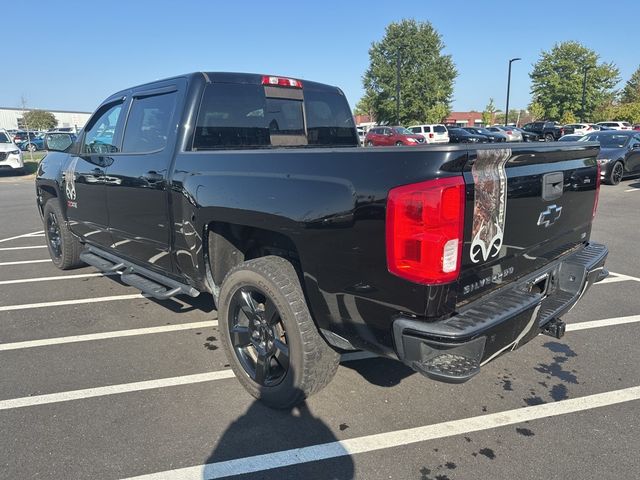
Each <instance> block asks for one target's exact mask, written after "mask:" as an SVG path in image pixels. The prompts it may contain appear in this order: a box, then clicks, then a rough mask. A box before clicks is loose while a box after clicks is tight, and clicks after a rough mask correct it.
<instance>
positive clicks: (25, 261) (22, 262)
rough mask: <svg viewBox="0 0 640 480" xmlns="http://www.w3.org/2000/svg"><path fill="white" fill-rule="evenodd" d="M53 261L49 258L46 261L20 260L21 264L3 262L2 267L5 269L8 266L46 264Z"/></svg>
mask: <svg viewBox="0 0 640 480" xmlns="http://www.w3.org/2000/svg"><path fill="white" fill-rule="evenodd" d="M50 261H51V259H50V258H47V259H44V260H20V261H19V262H2V263H0V267H4V266H7V265H26V264H28V263H46V262H50Z"/></svg>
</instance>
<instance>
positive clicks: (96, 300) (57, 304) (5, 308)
mask: <svg viewBox="0 0 640 480" xmlns="http://www.w3.org/2000/svg"><path fill="white" fill-rule="evenodd" d="M133 298H148V295H145V294H143V293H132V294H129V295H114V296H111V297H94V298H81V299H76V300H58V301H55V302H42V303H26V304H23V305H4V306H0V312H8V311H12V310H26V309H29V308H45V307H60V306H63V305H82V304H86V303H99V302H113V301H116V300H131V299H133Z"/></svg>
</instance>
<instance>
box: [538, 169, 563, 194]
mask: <svg viewBox="0 0 640 480" xmlns="http://www.w3.org/2000/svg"><path fill="white" fill-rule="evenodd" d="M563 190H564V174H563V173H562V172H553V173H545V174H544V176H543V177H542V199H543V200H545V201H550V200H555V199H556V198H560V197H561V196H562V192H563Z"/></svg>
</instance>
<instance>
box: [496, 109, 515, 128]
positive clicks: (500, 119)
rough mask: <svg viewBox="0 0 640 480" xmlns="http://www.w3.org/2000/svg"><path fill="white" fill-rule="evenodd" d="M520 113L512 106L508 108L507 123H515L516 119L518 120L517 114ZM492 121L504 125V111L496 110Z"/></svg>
mask: <svg viewBox="0 0 640 480" xmlns="http://www.w3.org/2000/svg"><path fill="white" fill-rule="evenodd" d="M519 113H520V111H519V110H516V109H514V108H512V109H510V110H509V123H515V122H516V120H518V114H519ZM494 122H495V123H497V124H498V125H504V123H505V117H504V112H500V111H499V112H498V113H496V114H495V116H494Z"/></svg>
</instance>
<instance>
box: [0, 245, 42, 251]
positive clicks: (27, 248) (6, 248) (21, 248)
mask: <svg viewBox="0 0 640 480" xmlns="http://www.w3.org/2000/svg"><path fill="white" fill-rule="evenodd" d="M34 248H47V246H46V245H33V246H31V247H5V248H0V252H7V251H9V250H31V249H34Z"/></svg>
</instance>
